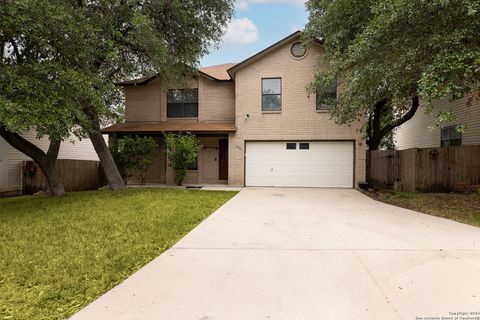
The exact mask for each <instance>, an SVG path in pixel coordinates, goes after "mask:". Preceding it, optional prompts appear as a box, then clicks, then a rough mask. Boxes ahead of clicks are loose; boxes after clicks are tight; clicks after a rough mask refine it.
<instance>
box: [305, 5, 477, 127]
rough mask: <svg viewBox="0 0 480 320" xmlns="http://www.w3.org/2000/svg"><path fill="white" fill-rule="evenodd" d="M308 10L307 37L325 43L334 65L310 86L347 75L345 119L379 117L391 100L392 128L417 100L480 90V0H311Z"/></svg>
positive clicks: (341, 105)
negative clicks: (381, 103)
mask: <svg viewBox="0 0 480 320" xmlns="http://www.w3.org/2000/svg"><path fill="white" fill-rule="evenodd" d="M307 8H308V11H309V14H310V18H309V22H308V25H307V27H306V32H305V38H306V40H309V41H311V40H313V39H319V38H320V39H322V40H323V41H324V48H325V52H326V58H327V59H328V61H329V63H330V65H331V68H330V70H329V71H319V72H318V73H317V75H316V76H315V80H314V82H313V83H312V84H311V85H310V86H309V88H308V89H309V90H310V91H311V92H313V90H314V89H315V88H316V87H317V86H320V87H322V86H327V85H328V83H329V82H330V81H331V79H333V78H334V77H337V78H338V79H340V80H341V84H340V86H341V88H343V89H344V90H343V91H342V92H341V93H340V94H339V95H338V100H337V104H336V108H334V109H333V110H332V116H333V118H334V119H335V120H336V121H337V122H338V123H348V122H351V121H355V120H361V121H365V119H369V118H372V116H373V115H374V113H375V106H376V104H377V103H378V102H379V101H387V103H386V104H385V107H384V108H383V109H382V110H381V113H382V120H381V123H382V127H385V128H387V129H390V128H391V127H395V126H396V125H398V124H399V123H400V122H401V120H402V119H404V118H405V119H407V118H408V117H406V115H408V113H409V111H410V110H411V108H412V105H413V103H412V98H413V97H416V96H419V97H420V98H422V99H423V101H425V102H426V103H427V104H428V103H430V102H431V101H433V100H434V99H439V98H445V97H448V98H451V97H452V96H453V97H459V96H462V95H464V94H465V95H471V96H474V95H477V96H478V94H479V93H480V91H479V90H480V86H479V82H480V37H478V34H479V32H480V1H479V0H429V1H425V0H415V1H411V0H368V1H365V0H321V1H318V0H310V1H308V2H307ZM375 116H377V115H375ZM367 126H368V121H367V124H366V128H365V130H366V131H367Z"/></svg>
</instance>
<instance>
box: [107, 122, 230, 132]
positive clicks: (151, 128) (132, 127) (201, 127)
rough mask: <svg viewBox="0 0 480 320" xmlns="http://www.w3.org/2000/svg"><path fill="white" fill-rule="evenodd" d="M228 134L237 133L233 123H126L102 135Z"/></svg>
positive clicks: (113, 127) (115, 125)
mask: <svg viewBox="0 0 480 320" xmlns="http://www.w3.org/2000/svg"><path fill="white" fill-rule="evenodd" d="M179 131H182V132H193V133H229V132H235V131H237V128H236V127H235V123H234V122H220V123H219V122H217V123H207V122H128V123H118V124H114V125H113V126H110V127H107V128H104V129H103V130H102V132H103V133H152V132H179Z"/></svg>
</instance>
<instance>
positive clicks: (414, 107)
mask: <svg viewBox="0 0 480 320" xmlns="http://www.w3.org/2000/svg"><path fill="white" fill-rule="evenodd" d="M419 106H420V99H419V98H418V96H416V95H415V96H413V97H412V106H411V107H410V110H408V112H407V113H406V114H405V115H404V116H403V117H401V118H400V119H398V120H397V121H395V122H394V123H391V124H388V125H386V126H385V127H383V129H382V130H381V131H380V137H381V138H383V137H384V136H385V135H387V134H388V133H389V132H390V131H392V130H393V129H395V128H396V127H399V126H401V125H402V124H404V123H405V122H407V121H408V120H410V119H412V118H413V116H414V115H415V113H416V112H417V110H418V107H419Z"/></svg>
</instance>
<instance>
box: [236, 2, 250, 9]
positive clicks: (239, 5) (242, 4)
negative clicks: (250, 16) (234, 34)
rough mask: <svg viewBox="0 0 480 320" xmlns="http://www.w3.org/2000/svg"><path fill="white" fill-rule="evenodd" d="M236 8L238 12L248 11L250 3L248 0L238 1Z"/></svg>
mask: <svg viewBox="0 0 480 320" xmlns="http://www.w3.org/2000/svg"><path fill="white" fill-rule="evenodd" d="M235 8H236V9H237V10H242V11H246V10H248V1H247V0H237V1H235Z"/></svg>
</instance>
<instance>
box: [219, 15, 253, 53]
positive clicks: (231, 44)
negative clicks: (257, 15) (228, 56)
mask: <svg viewBox="0 0 480 320" xmlns="http://www.w3.org/2000/svg"><path fill="white" fill-rule="evenodd" d="M257 41H258V28H257V26H256V25H255V24H254V23H253V22H252V21H251V20H250V19H248V18H240V19H233V20H232V21H230V24H229V25H228V27H227V32H226V33H225V35H224V36H223V44H222V47H224V48H238V47H242V46H245V45H249V44H252V43H255V42H257Z"/></svg>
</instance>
